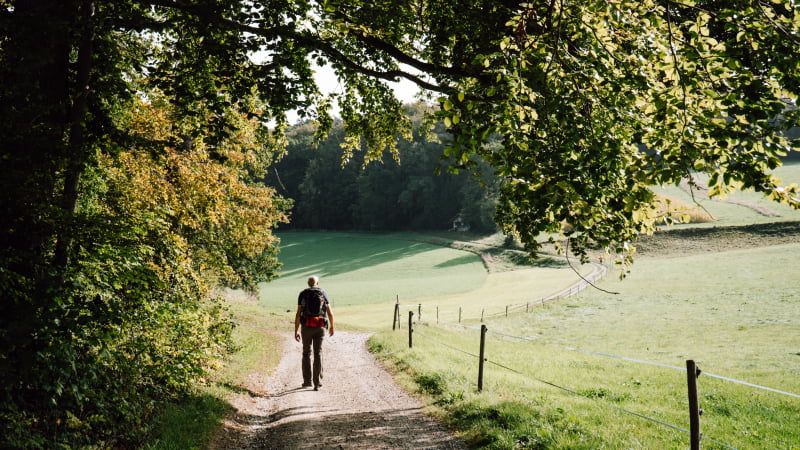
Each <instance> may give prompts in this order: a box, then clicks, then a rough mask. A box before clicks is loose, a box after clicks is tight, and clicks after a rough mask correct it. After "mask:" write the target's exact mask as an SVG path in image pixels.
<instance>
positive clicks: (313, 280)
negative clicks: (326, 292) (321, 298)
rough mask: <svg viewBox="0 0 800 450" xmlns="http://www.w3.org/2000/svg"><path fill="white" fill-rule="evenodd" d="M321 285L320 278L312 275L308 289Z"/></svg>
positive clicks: (309, 278)
mask: <svg viewBox="0 0 800 450" xmlns="http://www.w3.org/2000/svg"><path fill="white" fill-rule="evenodd" d="M318 284H319V277H317V276H316V275H312V276H310V277H308V287H314V286H316V285H318Z"/></svg>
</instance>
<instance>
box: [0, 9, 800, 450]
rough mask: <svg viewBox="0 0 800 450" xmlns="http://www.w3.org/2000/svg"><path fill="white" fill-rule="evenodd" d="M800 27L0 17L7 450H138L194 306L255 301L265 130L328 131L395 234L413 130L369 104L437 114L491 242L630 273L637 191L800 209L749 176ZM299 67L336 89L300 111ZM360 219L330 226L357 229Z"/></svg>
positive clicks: (312, 92) (485, 17) (504, 15)
mask: <svg viewBox="0 0 800 450" xmlns="http://www.w3.org/2000/svg"><path fill="white" fill-rule="evenodd" d="M799 6H800V5H798V4H797V0H772V1H765V0H757V1H750V0H748V1H731V0H725V1H721V0H687V1H682V2H674V1H670V0H647V1H638V0H637V1H633V0H620V1H615V2H608V1H604V0H589V1H585V0H581V1H577V0H545V1H535V2H524V3H517V2H501V1H497V0H479V1H470V2H463V1H452V0H446V1H445V0H419V1H397V0H369V1H366V0H355V1H353V0H347V1H340V0H324V1H312V0H297V1H271V0H191V1H188V0H113V1H112V0H74V1H63V0H0V79H2V80H3V83H2V84H0V145H2V151H1V152H0V171H1V173H2V174H3V177H0V290H1V291H2V305H0V349H1V350H0V352H2V353H0V418H1V419H2V422H0V423H2V425H1V426H2V427H3V429H0V435H2V439H4V440H5V442H3V445H11V446H23V447H52V446H55V445H57V444H64V445H67V446H77V445H80V444H83V443H89V442H98V441H105V442H107V443H112V444H117V443H123V442H131V441H135V439H137V437H136V436H135V433H136V431H135V430H138V427H136V426H132V425H135V424H137V423H139V422H140V421H141V420H142V419H143V418H144V417H146V415H147V411H148V410H149V409H148V408H150V407H151V405H152V404H153V402H155V401H157V400H159V399H161V398H163V397H164V396H165V395H166V394H170V393H174V392H176V391H179V390H180V389H181V388H182V387H185V386H186V385H187V384H188V383H189V382H190V380H191V379H192V378H193V377H194V376H196V375H198V374H200V373H202V371H203V368H204V367H206V366H208V365H209V364H211V363H212V362H213V361H214V359H215V357H216V356H217V355H219V354H220V353H223V352H224V350H225V347H226V341H227V336H228V330H229V327H230V325H229V324H228V322H227V320H226V319H225V317H224V314H222V312H221V311H220V310H219V308H218V307H217V306H216V305H215V304H214V302H213V301H211V300H210V296H209V291H210V287H211V286H212V285H215V284H217V283H219V284H227V285H232V286H243V287H252V286H254V285H255V283H257V282H259V281H263V280H268V279H269V278H271V277H273V276H274V275H275V271H276V269H277V264H276V261H275V257H274V253H275V241H274V239H272V237H271V233H270V230H271V229H272V228H273V227H274V226H276V225H277V224H278V223H279V222H281V221H283V220H284V218H285V217H284V211H285V210H286V209H287V208H288V206H289V205H288V204H287V202H286V201H284V200H282V199H281V198H280V197H279V196H277V195H276V193H275V192H274V191H273V190H271V189H269V188H267V187H265V186H263V185H259V184H258V183H254V181H255V180H258V179H263V178H262V177H263V176H264V171H265V170H267V164H268V162H269V161H271V160H273V159H274V157H275V156H276V155H278V154H280V153H281V152H283V150H284V145H285V142H286V141H285V136H284V135H283V131H284V130H285V127H286V125H287V123H286V122H287V121H286V114H287V112H288V111H290V110H297V111H298V113H299V115H300V116H301V118H303V119H312V120H314V121H315V123H316V125H318V128H317V137H316V140H317V141H320V142H321V141H322V138H323V137H324V136H325V135H326V133H328V132H330V131H331V130H332V127H333V123H334V122H333V119H332V117H331V115H330V111H331V107H332V106H333V105H337V106H338V108H339V112H340V114H341V118H342V120H343V122H342V123H343V132H344V137H343V142H344V146H343V148H342V153H343V157H344V158H345V161H347V160H353V161H356V162H363V164H364V165H365V166H367V167H369V166H370V164H374V162H380V161H382V160H384V159H385V160H386V161H387V162H385V163H384V166H380V165H378V166H376V167H374V168H373V169H371V172H366V173H365V175H364V176H359V178H358V182H357V183H355V184H354V185H353V186H352V187H350V189H356V190H362V191H366V190H373V189H382V188H385V186H387V185H388V186H391V187H392V188H393V189H398V193H397V201H398V202H399V203H398V205H396V206H397V207H394V205H393V209H392V211H391V212H392V213H395V214H405V215H408V212H407V211H403V206H402V205H403V202H407V203H408V204H409V205H410V204H412V203H413V197H414V196H417V195H425V193H426V192H428V191H429V189H430V184H429V181H430V180H425V179H412V178H411V177H410V176H409V177H405V178H404V177H403V176H400V177H399V178H397V179H396V181H395V182H394V183H393V184H387V183H386V181H385V179H386V177H388V176H390V174H388V173H386V174H384V173H382V172H383V171H384V169H386V167H388V161H389V159H388V156H387V154H386V152H387V151H388V152H389V153H388V155H391V156H394V157H396V156H397V155H398V153H397V148H398V147H397V144H398V140H399V139H400V136H404V137H405V138H406V139H408V140H410V137H411V131H412V126H411V121H410V120H409V119H408V118H407V117H406V115H405V114H404V111H403V109H402V105H401V104H400V102H399V101H397V100H396V99H395V98H394V96H393V95H392V91H391V89H390V88H389V86H388V85H386V84H385V83H384V81H386V80H397V79H398V78H401V77H402V78H405V79H408V80H411V81H413V82H415V83H417V84H418V85H419V86H420V87H421V88H422V89H423V90H424V91H425V92H427V93H428V94H429V97H428V98H429V99H430V100H434V101H435V102H436V104H435V105H432V106H434V107H432V108H431V110H432V111H438V112H437V113H436V114H437V118H438V119H440V120H442V121H443V122H444V124H445V126H446V127H447V128H448V132H449V133H450V134H451V135H452V136H453V138H452V140H451V141H450V142H449V144H448V146H447V148H446V149H445V150H444V154H445V157H446V159H447V160H449V161H450V162H451V163H452V164H451V170H453V171H455V170H456V169H458V170H461V169H467V170H470V171H472V170H478V171H480V170H483V168H485V166H484V164H485V163H486V164H488V165H489V166H491V168H492V169H491V171H493V172H494V173H495V175H497V176H498V177H499V183H500V185H501V187H500V196H499V203H498V205H499V209H498V215H497V219H498V220H499V222H500V224H501V225H502V226H503V228H504V229H505V230H506V231H507V232H509V233H512V234H516V235H518V236H519V237H520V239H521V240H522V242H523V243H525V245H526V246H527V248H528V249H529V250H531V251H532V252H535V251H536V249H537V248H538V245H539V243H538V241H537V239H539V237H540V236H541V235H542V233H544V234H545V235H551V234H552V233H563V234H564V235H565V236H567V237H569V238H570V244H571V245H570V249H569V250H570V251H572V252H574V253H575V254H577V255H584V249H585V248H586V247H587V246H589V245H600V246H603V247H608V248H609V249H611V250H617V249H619V250H620V251H622V249H624V248H626V247H627V248H631V247H629V246H627V243H629V242H630V241H633V240H634V239H635V238H636V236H637V235H638V234H640V233H643V232H649V231H650V230H651V229H652V228H653V226H654V220H655V219H654V218H653V217H652V215H651V214H650V213H649V210H650V208H651V206H652V200H653V194H652V192H651V191H650V190H649V186H651V185H655V184H659V183H675V182H678V181H679V180H680V179H682V178H685V177H688V178H690V180H694V176H695V175H694V174H695V173H698V172H700V173H704V174H708V175H709V176H710V181H709V184H710V188H711V189H710V193H711V194H712V195H716V194H720V195H721V194H724V193H725V192H728V191H729V190H731V189H738V188H752V189H755V190H757V191H759V192H763V193H764V194H765V195H767V196H769V197H770V198H773V199H775V200H779V201H784V202H787V203H789V204H791V205H793V206H800V199H799V198H798V192H797V187H795V186H793V187H787V188H783V187H780V186H779V181H778V180H776V179H774V177H772V176H771V175H770V174H769V171H770V169H772V168H774V167H776V166H777V165H778V164H779V163H780V157H781V156H782V155H785V154H786V153H787V152H790V151H792V150H793V149H797V147H798V143H797V140H791V139H789V138H788V137H787V135H786V134H785V131H786V130H787V129H789V128H791V127H794V126H797V124H798V120H799V119H800V111H798V110H797V108H796V101H797V97H798V94H799V93H800V52H797V48H798V44H800V7H799ZM312 63H316V64H319V65H324V64H329V65H330V66H331V67H332V68H333V70H334V71H335V73H336V74H337V76H338V77H339V79H340V80H341V86H342V88H341V90H340V91H338V92H336V93H334V94H332V95H331V96H324V95H322V94H321V93H320V91H319V89H318V88H317V87H316V85H315V82H314V78H313V65H312ZM268 126H269V128H271V131H267V130H266V129H267V127H268ZM412 147H413V146H412ZM643 149H644V150H643ZM416 150H419V152H420V153H426V154H427V151H428V150H427V149H425V146H424V145H423V146H422V147H419V148H418V149H416ZM416 150H414V151H416ZM414 151H412V152H411V153H410V156H409V158H416V157H417V156H415V155H416V154H415V153H414ZM402 164H406V163H403V162H402V160H401V165H402ZM408 164H409V165H413V164H414V162H413V160H412V161H410V162H408ZM328 167H330V166H328V165H319V166H318V167H317V166H316V165H315V164H312V165H310V166H309V168H308V170H320V171H322V170H327V168H328ZM345 167H346V168H347V165H345ZM401 167H402V166H401ZM355 169H356V167H355V165H353V166H352V167H351V168H349V169H346V170H351V171H352V170H355ZM399 173H400V172H395V173H394V175H392V176H398V174H399ZM303 177H304V179H305V175H303ZM314 180H315V182H316V181H317V180H318V179H317V178H314ZM342 181H344V180H342ZM398 185H400V186H398ZM315 188H316V186H314V185H312V184H311V181H309V182H308V183H306V184H305V185H304V187H303V189H306V192H312V191H313V190H314V189H315ZM400 190H402V191H403V192H406V194H403V192H400ZM373 202H374V198H370V197H365V198H364V199H363V201H362V200H361V199H359V203H357V204H356V205H355V209H354V210H353V211H344V210H341V209H338V210H337V211H334V213H339V214H348V215H349V217H354V218H356V219H355V220H360V221H363V223H365V224H366V223H368V224H369V226H372V225H373V221H372V219H367V218H366V217H365V216H364V214H363V213H358V211H362V212H363V211H366V210H370V209H372V208H375V207H376V205H374V204H373ZM375 226H381V224H378V223H376V224H375Z"/></svg>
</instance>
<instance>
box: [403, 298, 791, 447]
mask: <svg viewBox="0 0 800 450" xmlns="http://www.w3.org/2000/svg"><path fill="white" fill-rule="evenodd" d="M418 307H419V308H420V309H421V305H419V306H418ZM398 311H399V301H398V304H397V305H396V306H395V315H398V314H399V313H398ZM413 315H414V312H413V311H409V319H408V320H409V321H408V323H409V329H408V334H409V347H412V346H413V338H412V336H419V337H420V338H422V339H425V340H429V341H431V342H434V343H436V344H437V345H440V346H442V347H446V348H449V349H451V350H454V351H456V352H458V353H462V354H464V355H467V356H469V357H471V358H476V359H477V360H478V365H479V370H478V372H479V377H478V383H477V384H478V390H479V391H480V390H482V385H483V365H484V363H488V364H491V365H493V366H496V367H499V368H501V369H503V370H507V371H509V372H512V373H516V374H518V375H522V376H525V377H527V378H530V379H533V380H536V381H538V382H540V383H543V384H545V385H548V386H551V387H553V388H556V389H559V390H562V391H564V392H568V393H570V394H573V395H577V396H580V397H582V398H586V399H589V400H592V401H594V402H599V403H602V404H603V405H605V406H608V407H611V408H613V409H615V410H618V411H620V412H622V413H625V414H629V415H632V416H635V417H638V418H640V419H643V420H647V421H650V422H653V423H656V424H658V425H661V426H664V427H667V428H670V429H673V430H676V431H679V432H682V433H686V434H689V436H690V447H691V448H692V449H699V445H700V441H701V440H706V441H708V442H711V443H714V444H716V445H719V446H721V447H724V448H729V449H735V447H733V446H731V445H729V444H726V443H724V442H721V441H719V440H716V439H713V438H711V437H709V436H705V435H703V434H701V433H700V424H699V418H700V414H702V411H701V410H699V408H697V407H696V405H697V397H698V396H697V391H696V389H697V388H696V382H695V381H694V380H693V379H696V378H697V377H699V376H700V374H701V373H702V374H703V375H706V376H708V377H712V378H717V379H720V380H723V381H727V382H731V383H735V384H738V385H742V386H747V387H750V388H755V389H759V390H764V391H768V392H772V393H776V394H780V395H784V396H787V397H793V398H800V395H798V394H796V393H792V392H788V391H786V390H781V389H775V388H771V387H766V386H761V385H758V384H755V383H750V382H747V381H742V380H738V379H735V378H731V377H726V376H722V375H716V374H712V373H708V372H701V371H700V370H699V369H697V370H696V373H691V374H690V373H689V370H690V369H689V368H690V367H691V372H695V363H694V361H692V360H687V367H679V366H672V365H668V364H662V363H657V362H652V361H646V360H641V359H636V358H630V357H626V356H619V355H613V354H608V353H602V352H596V351H591V350H586V349H579V348H574V347H568V346H562V345H557V344H552V343H548V342H543V340H542V339H541V338H539V337H526V336H516V335H512V334H508V333H502V332H498V331H489V330H488V328H487V327H486V325H485V324H481V326H480V327H477V326H471V325H467V324H463V323H460V321H459V322H451V321H445V320H442V319H441V318H438V317H437V318H436V320H435V322H434V321H433V320H423V319H422V317H420V316H418V317H417V320H416V321H413V320H412V317H413ZM423 323H424V324H425V325H428V326H439V325H446V326H451V327H459V328H462V329H466V330H479V331H480V332H481V347H480V354H475V353H474V352H470V351H467V350H464V349H462V348H459V347H458V346H456V345H453V344H451V343H448V342H443V341H442V340H441V339H437V338H434V337H433V336H431V335H429V334H427V333H425V332H420V329H419V327H417V325H419V324H423ZM487 333H488V334H492V335H496V336H500V337H502V338H505V339H513V340H519V341H526V342H537V343H541V344H545V345H551V346H555V347H558V348H560V349H562V350H568V351H572V352H578V353H583V354H589V355H593V356H598V357H602V358H611V359H615V360H619V361H625V362H628V363H634V364H643V365H649V366H655V367H659V368H662V369H669V370H675V371H682V372H686V373H687V380H688V381H687V382H688V385H689V386H688V392H689V397H690V398H689V404H690V424H691V426H690V429H688V430H687V429H686V428H683V427H680V426H678V425H675V424H671V423H668V422H666V421H663V420H659V419H656V418H653V417H649V416H647V415H645V414H641V413H638V412H635V411H631V410H629V409H625V408H622V407H619V406H617V405H614V404H611V403H610V402H608V401H603V400H602V399H601V398H598V397H595V396H589V395H586V394H582V393H580V392H578V391H577V390H576V389H573V388H569V387H565V386H562V385H560V384H558V383H555V382H552V381H549V380H544V379H541V378H538V377H535V376H534V375H533V374H531V373H526V372H523V371H522V370H520V369H519V368H514V367H511V365H510V364H504V363H502V362H499V361H495V360H494V359H493V358H489V357H485V355H484V352H485V348H484V337H485V334H487ZM693 385H695V387H694V388H693ZM693 389H694V392H692V390H693ZM692 397H694V398H692ZM693 401H694V404H695V408H694V409H695V411H691V409H692V408H691V406H692V402H693Z"/></svg>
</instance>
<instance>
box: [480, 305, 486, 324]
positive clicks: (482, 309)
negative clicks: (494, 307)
mask: <svg viewBox="0 0 800 450" xmlns="http://www.w3.org/2000/svg"><path fill="white" fill-rule="evenodd" d="M485 310H486V308H481V322H483V312H484V311H485Z"/></svg>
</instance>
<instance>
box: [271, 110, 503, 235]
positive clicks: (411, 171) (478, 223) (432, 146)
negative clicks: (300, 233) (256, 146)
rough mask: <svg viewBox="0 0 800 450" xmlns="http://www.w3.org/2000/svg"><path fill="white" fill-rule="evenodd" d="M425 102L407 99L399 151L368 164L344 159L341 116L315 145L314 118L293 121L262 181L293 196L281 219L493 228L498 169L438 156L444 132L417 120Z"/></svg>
mask: <svg viewBox="0 0 800 450" xmlns="http://www.w3.org/2000/svg"><path fill="white" fill-rule="evenodd" d="M423 109H424V108H422V107H421V105H406V107H405V110H406V113H407V114H408V116H409V118H410V119H411V122H412V124H413V125H414V126H415V131H414V133H413V138H412V140H411V141H407V140H401V141H399V142H398V144H397V158H396V159H395V158H389V157H384V158H383V159H381V160H376V161H371V162H369V163H367V164H366V165H365V164H364V158H363V157H362V156H361V155H358V154H357V155H355V156H354V157H353V158H350V159H348V160H346V161H344V162H343V161H342V148H341V145H342V144H343V143H344V134H343V132H342V131H343V130H342V125H341V124H340V123H338V122H337V123H336V124H334V126H333V128H332V132H331V133H330V134H329V136H328V138H327V139H326V140H324V141H323V142H322V143H320V145H319V146H315V145H314V144H313V133H314V127H313V126H312V125H311V124H304V125H300V126H296V127H292V128H290V129H289V130H288V131H287V139H288V142H289V144H288V146H287V152H286V155H285V156H283V157H282V158H281V159H280V160H279V161H277V162H276V163H275V164H274V165H273V167H272V168H271V170H270V171H269V173H268V174H267V181H266V183H267V184H268V185H271V186H276V188H277V189H278V190H279V192H280V193H281V195H283V196H284V197H287V198H291V199H292V200H294V208H293V209H292V211H291V223H290V224H288V225H286V226H285V227H287V228H293V229H326V230H362V231H398V230H409V229H413V230H451V229H453V228H454V227H458V226H460V227H461V229H462V230H463V229H466V228H468V229H470V230H472V231H478V232H492V231H495V229H496V225H495V223H494V213H495V207H496V200H497V194H498V191H497V188H498V184H497V177H495V176H494V174H493V172H492V170H491V168H490V167H488V165H486V164H485V163H482V165H483V167H482V169H483V172H482V174H481V176H480V177H474V176H472V175H471V174H470V173H467V172H465V171H461V172H460V173H452V172H450V171H448V170H447V169H448V168H452V163H453V162H452V161H447V160H442V158H441V156H442V151H443V149H444V144H443V143H441V142H443V141H444V140H445V139H447V134H446V133H444V131H443V130H442V129H441V127H438V131H437V132H436V133H432V132H431V133H432V136H427V134H428V133H427V132H425V130H424V129H421V128H420V126H421V125H422V123H421V119H422V117H421V113H422V110H423ZM432 138H435V139H432ZM362 166H363V167H362ZM434 168H436V169H438V170H436V171H434ZM282 228H284V227H282Z"/></svg>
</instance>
